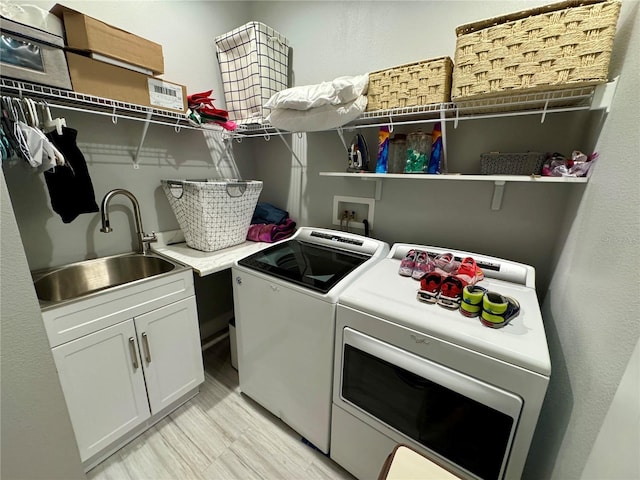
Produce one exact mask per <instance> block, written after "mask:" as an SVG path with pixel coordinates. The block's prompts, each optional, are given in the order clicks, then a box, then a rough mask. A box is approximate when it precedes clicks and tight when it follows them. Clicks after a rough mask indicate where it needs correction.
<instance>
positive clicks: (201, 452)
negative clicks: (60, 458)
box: [87, 338, 354, 480]
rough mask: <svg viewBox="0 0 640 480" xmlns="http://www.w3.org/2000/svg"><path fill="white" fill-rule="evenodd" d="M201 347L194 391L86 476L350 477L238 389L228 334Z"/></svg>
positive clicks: (184, 479)
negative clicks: (200, 374) (201, 369)
mask: <svg viewBox="0 0 640 480" xmlns="http://www.w3.org/2000/svg"><path fill="white" fill-rule="evenodd" d="M203 354H204V364H205V382H204V384H203V385H202V386H201V388H200V393H199V394H198V395H196V396H195V397H194V398H193V399H191V400H190V401H189V402H187V403H186V404H184V405H183V406H181V407H180V408H179V409H177V410H176V411H174V412H173V413H172V414H171V415H169V416H168V417H166V418H164V419H163V420H162V421H160V422H159V423H157V424H156V425H155V426H154V427H152V428H151V429H149V430H147V431H146V432H145V433H144V434H142V435H141V436H139V437H138V438H136V439H135V440H133V441H132V442H131V443H129V444H128V445H126V446H125V447H124V448H122V449H121V450H119V451H118V452H116V453H115V454H113V455H112V456H111V457H109V458H108V459H107V460H105V461H104V462H102V463H101V464H100V465H98V466H97V467H95V468H94V469H93V470H91V471H90V472H88V473H87V478H88V479H89V480H144V479H149V480H151V479H153V480H160V479H171V480H173V479H177V480H191V479H193V480H205V479H206V480H214V479H238V480H252V479H264V480H271V479H272V480H283V479H292V480H293V479H296V480H298V479H311V480H316V479H317V480H323V479H324V480H327V479H331V480H341V479H344V480H354V477H352V476H351V475H350V474H349V473H348V472H346V471H345V470H343V469H342V468H341V467H340V466H339V465H337V464H335V463H334V462H332V461H331V460H330V459H329V458H328V457H326V456H325V455H323V454H322V453H320V452H318V451H316V450H314V449H312V448H310V447H308V446H307V445H305V444H304V443H302V442H301V439H300V435H298V434H297V433H296V432H295V431H293V430H292V429H291V428H289V427H288V426H287V425H285V424H284V423H283V422H282V421H281V420H280V419H278V418H276V417H275V416H273V415H272V414H271V413H269V412H268V411H267V410H265V409H264V408H262V407H261V406H260V405H258V404H257V403H255V402H254V401H253V400H251V399H250V398H248V397H246V396H245V395H242V394H241V393H240V390H239V387H238V372H236V371H235V370H234V369H233V368H232V367H231V359H230V354H229V339H228V338H227V339H225V340H223V341H221V342H220V343H218V344H216V345H214V346H213V347H211V348H209V349H208V350H206V351H205V352H203Z"/></svg>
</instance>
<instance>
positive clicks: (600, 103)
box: [589, 76, 620, 113]
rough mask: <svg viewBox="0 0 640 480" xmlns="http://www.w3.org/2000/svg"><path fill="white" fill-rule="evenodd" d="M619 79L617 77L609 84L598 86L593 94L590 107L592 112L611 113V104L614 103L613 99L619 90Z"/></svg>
mask: <svg viewBox="0 0 640 480" xmlns="http://www.w3.org/2000/svg"><path fill="white" fill-rule="evenodd" d="M619 78H620V77H619V76H617V77H615V78H614V79H613V80H611V81H610V82H608V83H604V84H602V85H598V86H596V88H595V91H594V93H593V100H592V101H591V106H590V107H589V109H590V110H604V111H605V112H606V113H609V111H610V110H611V103H613V97H614V96H615V94H616V89H617V88H618V79H619Z"/></svg>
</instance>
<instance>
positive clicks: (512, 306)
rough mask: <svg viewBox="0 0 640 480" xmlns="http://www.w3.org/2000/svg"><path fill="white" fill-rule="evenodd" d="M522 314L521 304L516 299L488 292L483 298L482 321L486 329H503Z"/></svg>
mask: <svg viewBox="0 0 640 480" xmlns="http://www.w3.org/2000/svg"><path fill="white" fill-rule="evenodd" d="M519 313H520V304H519V303H518V301H517V300H516V299H515V298H512V297H506V296H504V295H500V294H499V293H495V292H487V293H485V294H484V296H483V297H482V313H481V314H480V321H481V322H482V324H483V325H484V326H486V327H490V328H502V327H504V326H506V325H508V324H509V322H511V320H513V319H514V318H515V317H517V316H518V314H519Z"/></svg>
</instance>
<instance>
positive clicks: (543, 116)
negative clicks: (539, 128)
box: [540, 98, 549, 123]
mask: <svg viewBox="0 0 640 480" xmlns="http://www.w3.org/2000/svg"><path fill="white" fill-rule="evenodd" d="M547 108H549V99H548V98H547V99H546V100H545V102H544V110H543V111H542V118H541V119H540V123H544V120H545V119H546V118H547Z"/></svg>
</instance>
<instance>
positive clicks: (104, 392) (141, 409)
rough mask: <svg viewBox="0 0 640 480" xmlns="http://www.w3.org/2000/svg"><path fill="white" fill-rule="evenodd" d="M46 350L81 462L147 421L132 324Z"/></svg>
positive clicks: (145, 400)
mask: <svg viewBox="0 0 640 480" xmlns="http://www.w3.org/2000/svg"><path fill="white" fill-rule="evenodd" d="M52 351H53V358H54V360H55V363H56V367H57V369H58V376H59V377H60V384H61V385H62V390H63V391H64V397H65V400H66V401H67V408H68V409H69V414H70V416H71V423H72V425H73V430H74V432H75V434H76V441H77V442H78V447H79V449H80V458H81V459H82V460H83V461H85V460H87V459H88V458H90V457H92V456H93V455H95V454H96V453H98V452H100V451H101V450H102V449H104V448H106V447H108V446H109V445H110V444H111V443H113V442H114V441H116V440H118V439H119V438H120V437H121V436H123V435H124V434H126V433H127V432H129V431H130V430H132V429H133V428H135V427H137V426H138V425H140V424H141V423H143V422H144V421H145V420H147V419H148V418H149V417H150V412H149V403H148V402H147V392H146V389H145V384H144V375H143V373H142V368H140V366H141V364H140V354H139V352H138V345H137V341H136V332H135V328H134V326H133V321H132V320H129V321H125V322H122V323H119V324H117V325H113V326H112V327H109V328H105V329H103V330H100V331H98V332H95V333H92V334H90V335H86V336H84V337H81V338H78V339H77V340H73V341H72V342H69V343H65V344H63V345H60V346H58V347H55V348H54V349H53V350H52Z"/></svg>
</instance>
